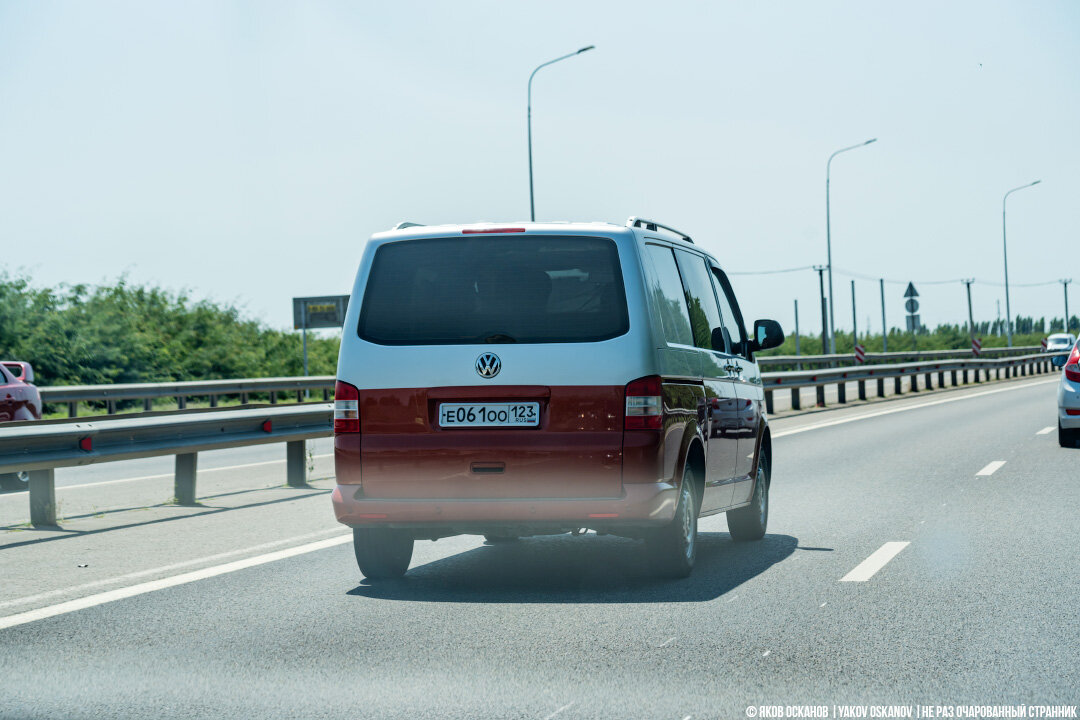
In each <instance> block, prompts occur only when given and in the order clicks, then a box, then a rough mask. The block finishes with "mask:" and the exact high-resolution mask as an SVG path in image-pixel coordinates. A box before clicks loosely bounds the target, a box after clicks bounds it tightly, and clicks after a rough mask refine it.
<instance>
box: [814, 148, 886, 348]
mask: <svg viewBox="0 0 1080 720" xmlns="http://www.w3.org/2000/svg"><path fill="white" fill-rule="evenodd" d="M873 142H877V138H871V139H869V140H867V141H866V142H862V143H859V144H858V145H852V146H851V147H846V148H841V149H839V150H837V151H836V152H834V153H833V154H832V155H830V156H829V161H828V162H827V163H825V248H826V252H827V254H828V263H827V265H826V267H828V268H829V346H830V348H831V349H832V353H833V354H835V353H836V325H835V323H834V322H833V318H834V313H833V291H832V228H831V227H830V220H831V218H830V217H829V216H830V212H831V211H830V208H829V179H830V176H831V174H832V161H833V158H834V157H836V156H837V155H839V154H840V153H843V152H847V151H848V150H855V149H857V148H861V147H863V146H864V145H869V144H870V143H873Z"/></svg>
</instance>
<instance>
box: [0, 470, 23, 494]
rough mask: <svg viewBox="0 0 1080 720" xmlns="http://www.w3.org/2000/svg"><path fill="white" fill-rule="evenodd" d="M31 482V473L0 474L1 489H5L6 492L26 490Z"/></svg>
mask: <svg viewBox="0 0 1080 720" xmlns="http://www.w3.org/2000/svg"><path fill="white" fill-rule="evenodd" d="M29 482H30V475H29V473H25V472H14V473H3V474H0V488H3V489H4V490H25V489H26V487H27V485H28V484H29Z"/></svg>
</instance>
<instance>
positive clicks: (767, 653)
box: [761, 650, 772, 657]
mask: <svg viewBox="0 0 1080 720" xmlns="http://www.w3.org/2000/svg"><path fill="white" fill-rule="evenodd" d="M771 652H772V650H766V651H765V652H763V653H761V657H769V653H771Z"/></svg>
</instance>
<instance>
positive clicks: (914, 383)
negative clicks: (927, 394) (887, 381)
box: [911, 373, 919, 392]
mask: <svg viewBox="0 0 1080 720" xmlns="http://www.w3.org/2000/svg"><path fill="white" fill-rule="evenodd" d="M911 392H919V374H918V373H914V374H913V375H912V376H911Z"/></svg>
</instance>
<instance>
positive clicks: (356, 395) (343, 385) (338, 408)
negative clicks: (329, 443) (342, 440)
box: [334, 380, 360, 435]
mask: <svg viewBox="0 0 1080 720" xmlns="http://www.w3.org/2000/svg"><path fill="white" fill-rule="evenodd" d="M358 432H360V391H359V390H357V389H356V388H355V387H354V386H352V385H350V384H349V383H347V382H341V381H340V380H338V381H337V382H336V383H335V384H334V434H335V435H341V434H342V433H358Z"/></svg>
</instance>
